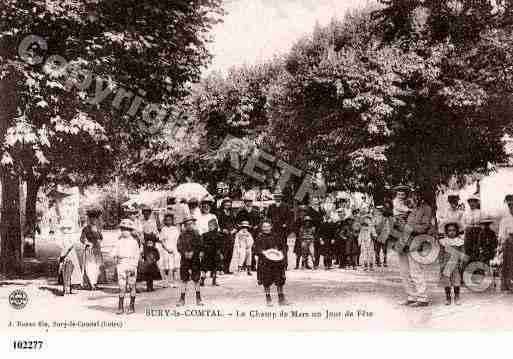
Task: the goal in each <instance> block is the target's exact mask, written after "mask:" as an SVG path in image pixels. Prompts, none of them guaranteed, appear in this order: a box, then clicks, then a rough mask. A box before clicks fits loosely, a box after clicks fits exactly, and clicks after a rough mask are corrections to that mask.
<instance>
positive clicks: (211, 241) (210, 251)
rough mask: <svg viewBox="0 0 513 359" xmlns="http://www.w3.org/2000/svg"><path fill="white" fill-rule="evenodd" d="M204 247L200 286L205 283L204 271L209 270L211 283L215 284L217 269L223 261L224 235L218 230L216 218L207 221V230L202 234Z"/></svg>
mask: <svg viewBox="0 0 513 359" xmlns="http://www.w3.org/2000/svg"><path fill="white" fill-rule="evenodd" d="M202 239H203V245H204V248H205V258H204V260H203V262H202V263H201V264H202V267H203V268H202V271H203V272H202V277H201V283H200V285H201V286H204V285H205V276H206V272H208V271H210V277H211V278H212V285H213V286H217V285H218V284H217V269H218V268H219V265H220V264H221V263H222V261H223V248H224V236H223V234H222V233H221V232H219V226H218V224H217V219H216V218H212V219H211V220H210V221H208V232H206V233H204V234H203V236H202Z"/></svg>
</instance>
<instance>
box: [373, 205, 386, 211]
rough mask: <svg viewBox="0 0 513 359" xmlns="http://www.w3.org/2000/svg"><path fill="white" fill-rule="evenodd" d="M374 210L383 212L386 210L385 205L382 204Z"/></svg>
mask: <svg viewBox="0 0 513 359" xmlns="http://www.w3.org/2000/svg"><path fill="white" fill-rule="evenodd" d="M374 208H375V209H377V210H378V211H382V210H384V209H385V206H383V205H381V204H380V205H377V206H376V207H374Z"/></svg>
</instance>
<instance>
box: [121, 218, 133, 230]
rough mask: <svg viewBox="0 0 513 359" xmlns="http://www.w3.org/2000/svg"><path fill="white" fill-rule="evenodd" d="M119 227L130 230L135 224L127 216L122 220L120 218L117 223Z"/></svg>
mask: <svg viewBox="0 0 513 359" xmlns="http://www.w3.org/2000/svg"><path fill="white" fill-rule="evenodd" d="M119 228H122V229H123V228H125V229H130V230H134V229H135V225H134V222H133V221H132V220H130V219H128V218H125V219H123V220H121V222H120V223H119Z"/></svg>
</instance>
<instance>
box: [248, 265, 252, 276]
mask: <svg viewBox="0 0 513 359" xmlns="http://www.w3.org/2000/svg"><path fill="white" fill-rule="evenodd" d="M248 275H253V273H251V268H250V267H248Z"/></svg>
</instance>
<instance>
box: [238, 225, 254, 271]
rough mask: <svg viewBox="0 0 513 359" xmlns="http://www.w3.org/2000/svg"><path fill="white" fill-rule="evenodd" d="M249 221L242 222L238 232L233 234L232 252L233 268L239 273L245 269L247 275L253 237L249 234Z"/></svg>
mask: <svg viewBox="0 0 513 359" xmlns="http://www.w3.org/2000/svg"><path fill="white" fill-rule="evenodd" d="M249 228H250V225H249V221H242V222H241V224H240V225H239V231H238V232H237V234H235V244H234V251H233V261H234V267H237V268H238V270H239V272H241V271H242V270H243V269H246V271H247V273H248V275H252V274H251V249H252V247H253V242H254V240H253V236H252V235H251V233H249Z"/></svg>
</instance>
